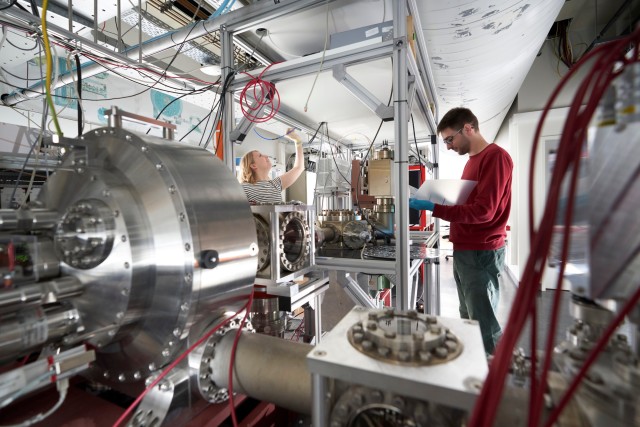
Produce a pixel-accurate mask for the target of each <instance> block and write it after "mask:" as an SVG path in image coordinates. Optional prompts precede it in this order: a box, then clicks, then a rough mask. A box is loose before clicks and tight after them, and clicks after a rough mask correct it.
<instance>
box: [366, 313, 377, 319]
mask: <svg viewBox="0 0 640 427" xmlns="http://www.w3.org/2000/svg"><path fill="white" fill-rule="evenodd" d="M368 318H369V320H378V313H369V316H368Z"/></svg>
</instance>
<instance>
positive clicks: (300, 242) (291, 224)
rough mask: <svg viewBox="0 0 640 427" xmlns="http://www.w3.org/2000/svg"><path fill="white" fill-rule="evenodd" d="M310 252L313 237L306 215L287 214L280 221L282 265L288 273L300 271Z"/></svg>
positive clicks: (298, 213)
mask: <svg viewBox="0 0 640 427" xmlns="http://www.w3.org/2000/svg"><path fill="white" fill-rule="evenodd" d="M310 251H311V235H310V233H309V224H308V223H307V219H306V218H305V215H304V213H302V212H289V213H287V214H286V215H284V217H283V218H282V220H281V221H280V264H281V265H282V266H283V267H284V268H285V269H286V270H288V271H296V270H299V269H301V268H302V267H303V266H304V264H305V263H306V262H307V260H308V259H309V252H310Z"/></svg>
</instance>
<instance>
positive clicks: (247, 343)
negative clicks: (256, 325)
mask: <svg viewBox="0 0 640 427" xmlns="http://www.w3.org/2000/svg"><path fill="white" fill-rule="evenodd" d="M234 338H235V333H234V331H230V332H229V333H227V334H226V335H225V336H224V337H223V338H222V339H221V341H220V342H219V343H218V344H216V352H215V357H214V358H213V360H212V361H211V368H212V370H213V373H212V374H211V378H212V380H213V381H214V382H215V383H216V385H218V386H219V387H228V386H229V365H230V363H231V348H232V346H233V340H234ZM312 348H313V346H311V345H308V344H302V343H297V342H291V341H287V340H283V339H280V338H274V337H270V336H267V335H261V334H249V333H243V334H242V335H241V336H240V340H239V341H238V348H237V349H236V356H235V362H234V364H233V366H234V369H233V372H234V375H233V391H234V392H239V393H243V394H246V395H248V396H251V397H253V398H255V399H259V400H265V401H267V402H272V403H275V404H276V405H278V406H281V407H283V408H287V409H290V410H292V411H295V412H298V413H301V414H307V415H309V414H311V374H310V373H309V371H308V369H307V364H306V357H307V353H309V352H310V351H311V349H312Z"/></svg>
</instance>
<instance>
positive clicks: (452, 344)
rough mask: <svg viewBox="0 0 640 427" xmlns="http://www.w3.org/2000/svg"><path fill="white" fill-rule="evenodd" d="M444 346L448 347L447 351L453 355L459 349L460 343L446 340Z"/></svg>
mask: <svg viewBox="0 0 640 427" xmlns="http://www.w3.org/2000/svg"><path fill="white" fill-rule="evenodd" d="M444 345H445V346H446V347H447V350H448V351H449V353H453V352H454V351H456V350H457V349H458V343H457V342H455V341H451V340H446V341H445V342H444Z"/></svg>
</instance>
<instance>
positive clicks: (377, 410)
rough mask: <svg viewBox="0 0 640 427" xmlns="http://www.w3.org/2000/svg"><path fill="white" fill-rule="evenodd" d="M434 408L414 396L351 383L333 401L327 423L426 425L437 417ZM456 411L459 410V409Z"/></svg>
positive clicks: (349, 426) (337, 425) (344, 426)
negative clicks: (336, 399)
mask: <svg viewBox="0 0 640 427" xmlns="http://www.w3.org/2000/svg"><path fill="white" fill-rule="evenodd" d="M434 410H435V409H433V408H431V407H430V406H429V404H427V403H426V402H422V401H419V400H417V399H411V398H407V397H403V396H399V395H397V394H394V393H391V392H388V391H383V390H375V389H370V388H367V387H360V386H354V387H350V388H349V389H348V390H347V391H345V392H344V393H342V395H341V396H340V398H339V399H338V401H337V402H336V404H335V405H334V407H333V409H332V411H331V419H330V425H331V427H334V426H335V427H356V426H369V425H376V426H397V427H417V426H424V427H426V426H428V425H431V424H430V422H433V421H435V419H437V418H436V417H437V414H432V413H431V411H434ZM454 412H455V411H454ZM457 412H459V413H460V415H461V414H462V411H457ZM434 415H435V416H434ZM451 415H453V414H451ZM460 415H458V417H459V418H461V417H460ZM436 424H437V425H440V423H437V422H436V423H434V425H436ZM453 425H455V423H454V424H453Z"/></svg>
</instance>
